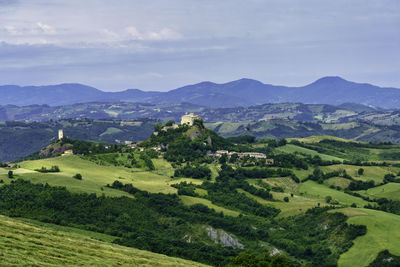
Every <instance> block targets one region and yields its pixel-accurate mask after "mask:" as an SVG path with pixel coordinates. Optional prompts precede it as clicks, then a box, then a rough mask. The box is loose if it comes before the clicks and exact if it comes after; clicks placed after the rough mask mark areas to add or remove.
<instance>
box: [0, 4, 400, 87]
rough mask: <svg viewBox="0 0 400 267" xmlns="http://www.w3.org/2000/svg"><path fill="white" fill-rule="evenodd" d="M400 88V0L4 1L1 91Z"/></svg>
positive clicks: (0, 14)
mask: <svg viewBox="0 0 400 267" xmlns="http://www.w3.org/2000/svg"><path fill="white" fill-rule="evenodd" d="M330 75H335V76H336V75H338V76H341V77H343V78H345V79H348V80H352V81H358V82H368V83H373V84H376V85H380V86H387V87H398V88H400V1H398V0H380V1H376V0H373V1H372V0H351V1H350V0H335V1H323V0H301V1H300V0H274V1H270V0H246V1H243V0H241V1H238V0H218V1H215V0H168V1H166V0H152V1H148V0H146V1H141V0H113V1H110V0H84V1H82V0H0V84H18V85H44V84H57V83H64V82H77V83H83V84H87V85H91V86H94V87H97V88H99V89H102V90H106V91H119V90H123V89H127V88H139V89H143V90H159V91H166V90H170V89H174V88H176V87H179V86H183V85H186V84H193V83H197V82H201V81H213V82H218V83H222V82H227V81H231V80H236V79H240V78H243V77H246V78H253V79H257V80H260V81H262V82H264V83H271V84H282V85H292V86H296V85H299V86H300V85H305V84H308V83H311V82H312V81H314V80H316V79H318V78H320V77H322V76H330Z"/></svg>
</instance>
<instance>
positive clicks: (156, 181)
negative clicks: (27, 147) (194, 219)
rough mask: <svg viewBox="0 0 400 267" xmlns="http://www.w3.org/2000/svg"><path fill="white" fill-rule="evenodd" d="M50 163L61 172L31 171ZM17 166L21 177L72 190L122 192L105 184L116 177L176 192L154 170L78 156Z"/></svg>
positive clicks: (159, 163)
mask: <svg viewBox="0 0 400 267" xmlns="http://www.w3.org/2000/svg"><path fill="white" fill-rule="evenodd" d="M53 165H57V166H59V168H60V170H61V172H60V173H56V174H54V173H53V174H49V173H37V172H35V171H34V170H35V169H40V168H41V167H42V166H44V167H47V168H50V167H51V166H53ZM20 166H21V168H22V169H17V170H16V171H15V173H16V174H17V175H18V174H20V175H21V176H22V177H24V178H29V179H31V180H32V181H33V182H42V183H45V182H47V183H49V184H51V185H58V186H67V187H68V188H69V189H70V190H72V191H75V192H90V191H91V192H93V193H97V194H102V193H105V194H106V195H121V192H118V191H116V190H113V189H108V188H105V185H106V184H111V183H112V182H114V181H115V180H120V181H121V182H124V183H133V184H134V185H135V186H136V187H138V188H139V189H142V190H146V191H149V192H162V193H174V192H176V189H175V188H172V187H170V186H169V185H167V182H168V181H169V180H170V178H169V177H167V176H165V175H162V174H161V175H159V174H157V170H156V171H154V172H150V171H145V170H132V169H128V168H124V167H116V166H101V165H98V164H96V163H94V162H92V161H89V160H86V159H84V158H82V157H80V156H64V157H57V158H49V159H42V160H31V161H24V162H21V163H20ZM155 166H156V167H159V168H164V167H166V166H168V163H166V162H165V161H164V160H161V159H160V160H156V164H155ZM27 170H28V171H27ZM29 171H30V172H29ZM77 173H80V174H81V175H82V177H83V179H82V180H76V179H74V178H72V176H73V175H75V174H77ZM102 188H103V190H102Z"/></svg>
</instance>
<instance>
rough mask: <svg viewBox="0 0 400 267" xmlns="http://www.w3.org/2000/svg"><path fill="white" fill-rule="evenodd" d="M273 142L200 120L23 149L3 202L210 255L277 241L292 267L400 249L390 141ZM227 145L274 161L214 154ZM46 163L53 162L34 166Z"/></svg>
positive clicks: (123, 241) (263, 249) (359, 259)
mask: <svg viewBox="0 0 400 267" xmlns="http://www.w3.org/2000/svg"><path fill="white" fill-rule="evenodd" d="M107 129H108V130H107ZM107 129H106V130H105V131H106V132H107V131H108V132H113V131H114V130H113V129H111V130H110V129H109V128H107ZM230 140H236V141H238V142H239V143H232V142H231V141H230ZM243 140H248V141H249V142H250V143H246V142H242V141H243ZM281 141H282V140H281ZM281 141H279V142H277V141H271V140H257V141H254V140H252V139H246V138H242V139H240V138H239V139H224V138H221V137H220V136H217V135H216V134H215V133H213V132H212V131H210V130H208V129H206V128H204V127H203V126H202V124H201V122H200V121H197V122H196V125H195V126H193V127H189V126H181V127H179V128H177V129H168V130H166V131H162V130H161V131H159V133H158V134H157V135H152V136H151V137H150V138H149V139H147V140H146V141H145V142H143V143H141V144H140V145H139V146H138V147H136V148H134V149H131V148H129V149H128V148H127V147H123V146H121V147H120V149H119V150H117V151H111V150H110V151H108V152H107V151H106V150H104V149H105V148H104V147H103V146H104V144H102V145H99V146H102V147H103V148H104V149H103V150H101V151H102V152H101V153H100V152H96V151H97V150H91V149H89V150H87V151H86V150H84V149H83V148H81V150H82V151H85V152H82V155H68V156H59V157H52V158H46V159H32V160H26V161H22V162H19V163H18V166H16V167H15V168H0V180H2V181H1V184H0V190H1V192H2V194H0V210H1V211H2V214H5V215H8V216H20V217H24V218H27V219H33V220H39V221H41V222H42V223H47V224H43V225H38V224H36V225H35V227H39V226H40V227H46V228H51V229H53V230H54V229H55V230H57V229H58V230H63V231H64V230H65V231H66V230H68V229H70V230H71V231H72V232H73V233H74V234H81V235H84V236H86V238H87V237H92V238H97V239H100V240H103V241H106V242H114V243H118V244H120V245H125V246H129V247H136V248H141V249H146V250H150V251H153V252H157V253H164V254H167V255H170V256H171V255H172V256H178V257H182V258H186V259H191V260H196V261H200V262H203V263H209V264H214V265H219V264H226V263H228V262H229V261H230V260H231V259H232V258H233V257H236V256H238V255H244V254H239V253H241V252H251V253H256V254H258V255H262V254H263V253H267V254H268V253H272V252H276V251H278V252H277V253H278V254H280V255H283V257H285V258H288V259H290V260H292V261H293V262H295V263H296V264H298V265H300V266H310V265H311V266H312V265H320V266H332V265H335V264H338V265H339V266H367V265H368V264H369V263H371V262H372V261H373V260H374V259H375V258H376V257H377V255H378V253H379V252H381V251H383V250H385V249H388V250H389V251H390V253H392V254H393V255H397V256H399V255H400V252H399V251H398V249H397V248H396V247H397V246H398V244H397V243H398V242H397V239H398V237H397V234H392V233H393V232H394V231H396V229H397V228H396V227H398V226H400V225H398V221H399V219H398V218H399V216H400V209H399V207H400V204H399V203H400V201H399V200H400V199H399V198H397V197H396V196H397V194H398V192H399V187H398V185H399V184H400V183H399V181H400V180H399V176H398V174H399V172H400V165H399V163H400V159H398V158H396V155H397V153H399V152H400V147H399V146H398V145H392V144H388V143H365V142H353V141H349V140H345V139H340V138H335V137H329V136H322V137H318V136H315V137H311V138H305V139H304V138H299V139H290V140H288V142H286V141H282V142H281ZM72 143H73V144H74V146H78V145H79V144H81V143H79V142H78V143H74V142H72ZM76 144H78V145H76ZM91 147H93V148H94V147H96V146H91ZM125 148H126V149H125ZM74 149H76V147H74ZM223 149H224V150H229V151H235V152H237V153H239V154H240V153H243V152H246V151H251V152H259V153H265V154H266V157H267V158H268V159H273V160H274V161H273V162H271V161H269V163H268V165H267V163H266V161H265V159H254V158H251V157H249V156H247V157H246V156H241V157H239V154H237V155H238V157H237V158H235V157H234V156H233V155H232V156H231V157H228V156H227V157H226V158H225V156H221V157H219V156H218V154H214V153H215V152H216V151H217V150H223ZM388 154H390V155H391V156H390V157H389V156H388ZM211 155H212V156H211ZM383 155H385V157H386V158H390V160H388V161H387V162H386V161H385V160H384V157H383ZM149 161H150V163H151V165H152V166H154V168H150V167H149V165H148V162H149ZM146 162H147V163H146ZM53 166H57V167H58V168H59V172H41V170H50V169H52V167H53ZM360 169H362V171H361V172H360ZM9 171H12V176H13V177H11V178H10V177H9V175H10V173H9ZM77 173H79V174H81V175H82V180H79V179H75V178H73V176H75V175H76V174H77ZM388 174H391V175H389V176H390V177H389V178H390V179H391V180H390V182H389V180H387V179H388V176H387V175H388ZM385 175H386V177H385ZM19 178H21V179H23V180H24V181H25V182H24V181H21V180H18V179H19ZM26 181H30V183H29V182H26ZM370 181H374V183H371V182H370ZM39 184H41V185H39ZM55 186H62V187H55ZM378 199H379V200H378ZM382 199H383V200H382ZM14 203H18V204H14ZM25 204H26V205H25ZM20 222H21V221H20ZM26 222H29V221H24V222H23V223H26ZM21 223H22V222H21ZM48 223H54V224H59V226H55V225H52V224H48ZM60 227H61V228H60ZM65 227H67V228H65ZM73 229H75V230H73ZM76 229H77V230H76ZM52 235H53V234H51V235H50V236H49V237H48V238H43V239H44V240H46V242H47V241H48V240H53V237H52ZM35 242H36V241H35ZM48 242H50V241H48ZM353 243H354V244H353ZM373 243H378V244H379V245H375V246H371V245H370V244H373ZM46 244H47V243H46ZM108 245H110V246H112V245H111V244H108ZM16 246H18V245H16ZM21 246H22V247H24V246H27V244H24V245H21ZM99 246H100V245H99ZM35 249H36V248H35ZM49 249H50V248H49ZM50 250H51V249H50ZM18 253H19V252H18ZM51 253H53V252H51ZM92 256H93V257H95V256H96V255H92ZM13 257H14V258H18V257H21V256H20V254H15V256H13ZM79 257H81V256H79ZM82 257H84V256H82ZM96 257H97V256H96ZM35 259H36V258H35ZM84 260H87V261H95V259H91V258H84ZM116 261H117V262H119V261H118V260H116Z"/></svg>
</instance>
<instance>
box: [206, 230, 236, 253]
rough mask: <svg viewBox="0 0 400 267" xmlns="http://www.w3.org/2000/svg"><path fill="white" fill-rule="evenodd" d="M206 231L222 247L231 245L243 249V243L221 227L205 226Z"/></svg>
mask: <svg viewBox="0 0 400 267" xmlns="http://www.w3.org/2000/svg"><path fill="white" fill-rule="evenodd" d="M206 231H207V234H208V236H209V237H210V238H211V239H212V240H213V241H214V242H215V243H216V244H221V245H222V246H224V247H232V248H239V249H243V248H244V245H243V244H241V243H240V242H239V240H238V239H237V238H236V237H235V236H233V235H231V234H228V233H227V232H225V231H224V230H222V229H214V228H213V227H211V226H207V227H206Z"/></svg>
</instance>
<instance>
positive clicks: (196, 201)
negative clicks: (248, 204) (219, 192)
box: [179, 196, 239, 217]
mask: <svg viewBox="0 0 400 267" xmlns="http://www.w3.org/2000/svg"><path fill="white" fill-rule="evenodd" d="M179 198H180V199H182V202H183V203H184V204H185V205H188V206H191V205H194V204H203V205H206V206H207V207H209V208H210V209H214V210H215V211H216V212H221V211H222V212H223V213H224V214H225V215H228V216H234V217H236V216H238V215H239V212H237V211H234V210H230V209H226V208H223V207H219V206H217V205H214V204H212V203H211V201H210V200H208V199H204V198H199V197H191V196H179Z"/></svg>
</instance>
